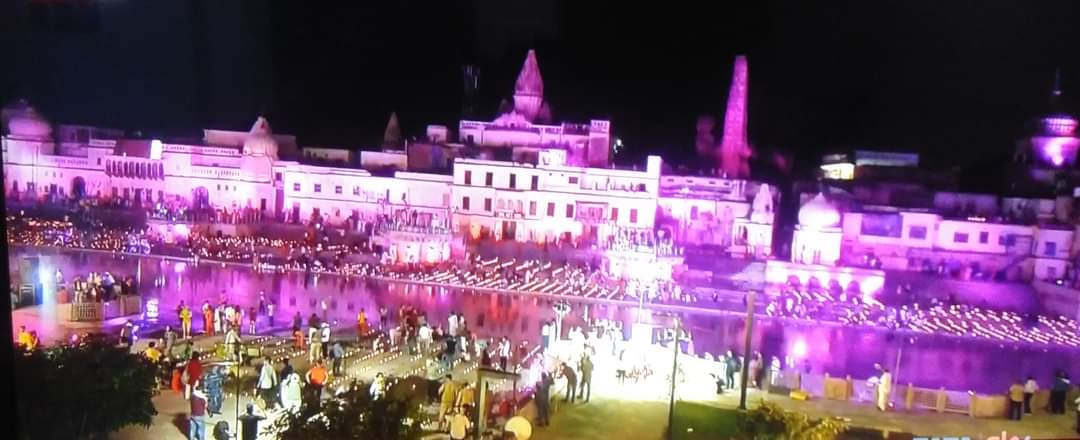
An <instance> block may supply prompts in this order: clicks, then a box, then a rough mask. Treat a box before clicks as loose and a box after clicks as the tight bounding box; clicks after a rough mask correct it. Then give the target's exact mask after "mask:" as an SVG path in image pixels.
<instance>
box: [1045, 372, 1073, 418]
mask: <svg viewBox="0 0 1080 440" xmlns="http://www.w3.org/2000/svg"><path fill="white" fill-rule="evenodd" d="M1070 386H1072V384H1071V383H1069V377H1068V376H1066V375H1065V372H1063V371H1060V370H1058V372H1057V374H1056V375H1055V376H1054V387H1053V388H1051V389H1050V413H1052V414H1065V394H1066V393H1068V392H1069V387H1070Z"/></svg>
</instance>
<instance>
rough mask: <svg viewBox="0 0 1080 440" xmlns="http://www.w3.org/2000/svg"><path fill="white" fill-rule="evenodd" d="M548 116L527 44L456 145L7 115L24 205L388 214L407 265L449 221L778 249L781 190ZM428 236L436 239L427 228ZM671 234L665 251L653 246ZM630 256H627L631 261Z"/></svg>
mask: <svg viewBox="0 0 1080 440" xmlns="http://www.w3.org/2000/svg"><path fill="white" fill-rule="evenodd" d="M550 118H551V112H550V108H549V107H548V105H547V103H546V102H545V101H544V98H543V82H542V79H541V76H540V70H539V65H538V64H537V60H536V55H535V53H534V52H532V51H530V52H529V54H528V56H527V58H526V61H525V64H524V66H523V68H522V70H521V73H520V74H519V76H518V81H517V83H516V85H515V89H514V104H513V106H512V107H508V108H505V109H504V110H503V111H502V112H501V114H500V115H499V116H498V117H496V118H495V119H494V120H493V121H492V122H478V121H461V123H460V125H459V128H460V132H459V133H458V136H457V140H458V141H460V142H453V140H454V139H453V138H454V137H455V136H453V134H452V133H450V131H449V130H447V129H446V127H442V126H437V125H432V126H429V127H428V128H427V133H426V135H427V136H426V139H425V140H423V141H420V142H416V143H415V145H410V144H408V143H407V141H405V140H404V139H403V137H402V136H401V133H400V128H399V127H398V124H397V118H396V115H393V116H392V117H391V120H390V123H388V126H387V131H386V132H387V134H386V136H385V138H386V140H385V141H384V144H385V145H384V148H387V149H386V150H384V151H362V152H361V153H360V154H359V155H358V156H359V166H357V164H356V158H357V155H356V154H354V153H352V152H350V151H348V150H343V149H334V148H324V147H304V148H301V147H300V146H299V145H298V144H297V140H296V138H295V137H293V136H290V135H282V134H279V133H275V132H274V131H273V130H272V128H271V125H270V122H269V121H267V120H266V119H265V118H262V117H259V118H257V119H256V121H255V123H254V124H253V125H252V127H251V128H250V129H249V130H246V131H233V130H214V129H206V130H203V133H202V137H201V139H199V140H197V141H192V140H183V141H178V140H168V139H164V140H154V139H130V138H127V137H125V136H124V133H123V132H121V131H118V130H106V129H98V128H93V127H81V126H65V125H60V126H58V128H57V129H56V130H54V128H53V126H52V124H50V123H49V121H47V120H46V119H45V118H44V117H43V116H42V115H40V114H39V113H38V112H37V111H35V110H34V109H33V108H32V107H30V106H29V105H28V104H27V103H25V102H21V101H20V102H16V103H14V104H11V105H8V106H7V107H5V108H4V112H3V125H4V127H5V128H6V129H7V131H6V135H5V136H4V137H3V138H2V144H3V153H4V190H5V191H7V193H8V194H9V195H10V198H11V199H12V200H16V201H18V200H24V201H25V200H43V199H47V200H53V201H61V200H82V199H95V200H98V201H102V202H107V203H113V204H119V205H122V206H126V207H131V208H141V209H154V210H160V209H168V210H177V209H181V210H187V211H200V210H203V211H205V210H216V211H218V212H225V213H229V214H233V215H234V218H235V215H237V213H242V217H243V218H244V219H245V220H260V219H277V220H278V221H287V222H309V221H315V222H316V223H321V224H323V225H329V226H345V227H349V228H358V227H361V226H362V225H363V224H364V223H368V224H369V226H370V224H371V223H375V222H376V220H378V223H381V224H383V225H385V226H383V228H384V229H386V230H384V231H378V232H380V233H381V235H382V236H384V238H385V237H396V238H393V239H392V240H391V242H390V243H385V245H386V246H387V247H388V248H392V249H395V251H394V252H395V253H396V254H397V255H399V256H400V257H398V258H399V259H401V260H403V261H428V260H430V258H428V256H430V255H439V257H438V258H436V259H445V258H446V257H448V255H447V254H448V252H447V251H446V250H445V249H446V246H445V245H446V243H448V242H449V241H450V238H449V237H448V235H449V234H450V233H451V232H452V233H453V234H454V235H455V236H456V237H458V238H461V237H472V238H491V239H495V240H515V241H528V242H535V243H551V242H557V241H561V242H569V243H574V244H577V245H579V246H581V247H584V248H588V249H596V250H601V251H604V252H617V251H616V249H623V248H630V247H633V249H632V250H631V251H632V252H631V254H632V255H637V254H634V253H633V252H637V253H642V252H644V253H651V254H652V255H653V257H656V255H659V254H671V255H673V254H675V253H677V251H676V250H675V249H674V248H675V247H681V246H694V245H705V246H720V247H722V249H723V250H724V251H726V252H729V253H730V254H731V255H735V256H755V257H767V256H770V255H772V253H773V252H772V235H773V224H774V221H775V206H777V204H778V197H779V192H778V191H776V189H775V188H773V187H770V186H769V185H766V184H763V183H758V182H752V181H748V180H737V179H722V178H712V177H697V176H677V175H670V174H665V173H664V172H663V160H662V159H661V158H660V157H658V156H650V157H649V158H648V160H647V163H646V164H644V165H645V166H644V167H643V168H641V167H640V166H639V167H634V168H630V169H626V168H616V167H613V166H611V165H610V163H609V161H610V151H611V148H612V139H613V137H612V136H611V131H610V130H611V126H610V124H609V122H608V121H603V120H593V121H590V122H588V123H585V124H577V123H562V124H550V122H549V121H550ZM402 143H406V144H405V145H402ZM416 146H419V147H420V148H414V147H416ZM492 152H495V153H496V154H493V153H492ZM493 156H502V157H503V160H494V157H493ZM425 233H426V234H429V235H431V236H433V237H434V238H432V239H431V240H426V239H417V237H420V236H423V234H425ZM417 234H420V235H417ZM432 234H433V235H432ZM661 243H663V244H665V245H666V246H668V247H667V248H664V249H660V248H658V245H660V244H661ZM631 254H626V255H631ZM624 260H626V261H623V262H620V263H619V264H620V265H623V266H625V267H629V265H631V264H636V263H631V262H630V261H631V260H634V261H636V260H635V259H633V258H627V259H624ZM646 260H647V261H648V262H647V263H646V264H653V263H655V259H646Z"/></svg>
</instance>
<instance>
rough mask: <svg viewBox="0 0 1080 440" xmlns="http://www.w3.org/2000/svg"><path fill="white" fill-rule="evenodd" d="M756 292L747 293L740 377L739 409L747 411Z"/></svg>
mask: <svg viewBox="0 0 1080 440" xmlns="http://www.w3.org/2000/svg"><path fill="white" fill-rule="evenodd" d="M755 296H756V292H754V291H753V290H751V291H749V292H746V326H745V329H746V335H745V340H744V345H743V359H742V374H740V375H739V376H740V377H739V382H741V386H740V391H739V409H741V410H746V385H747V382H748V380H749V379H750V375H749V374H748V373H749V371H748V370H749V368H750V348H751V347H750V346H751V343H752V342H753V334H754V298H755Z"/></svg>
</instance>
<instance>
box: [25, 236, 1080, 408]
mask: <svg viewBox="0 0 1080 440" xmlns="http://www.w3.org/2000/svg"><path fill="white" fill-rule="evenodd" d="M10 252H11V257H12V258H11V270H12V272H13V273H15V272H17V267H18V261H19V260H20V259H22V258H23V257H27V256H39V255H40V256H43V257H44V258H42V259H41V261H42V263H41V264H42V266H43V267H46V268H47V269H46V270H48V271H49V273H52V272H53V271H55V269H56V268H59V269H61V270H62V271H63V273H64V275H65V278H67V279H71V278H72V277H74V276H75V275H77V274H86V273H88V272H90V271H98V272H102V271H110V272H112V273H113V274H114V275H117V276H126V275H134V274H135V273H136V271H137V270H140V269H139V268H140V267H141V275H142V276H141V280H142V284H141V286H140V291H141V292H142V294H143V296H144V298H145V299H144V301H147V302H156V303H157V306H158V309H159V310H160V318H159V320H160V321H161V322H166V323H174V322H175V321H176V313H175V310H176V308H177V306H178V304H179V303H180V301H184V302H185V303H187V304H189V305H193V308H192V309H193V311H194V312H195V313H196V317H195V319H194V327H195V328H200V326H201V325H202V318H201V316H199V313H198V308H199V307H200V306H201V305H202V304H203V302H204V301H210V302H212V303H214V304H216V303H218V302H219V301H220V300H222V299H225V300H227V301H229V302H230V303H234V304H239V305H241V306H243V307H245V308H249V307H255V306H257V305H258V301H259V295H260V291H263V292H265V298H266V299H267V300H273V301H274V302H275V303H277V312H276V313H275V316H276V320H277V326H282V325H283V324H284V325H287V323H288V322H289V321H290V320H291V317H292V316H294V315H295V314H296V313H297V312H299V313H300V314H301V316H303V317H304V318H305V322H306V318H307V317H308V316H309V315H311V314H312V313H318V314H319V315H322V314H323V312H322V306H321V303H322V302H323V301H325V302H326V303H327V309H326V315H327V316H328V317H329V318H330V319H331V320H337V321H339V322H341V323H342V325H350V324H351V323H354V322H355V319H356V314H357V312H358V311H360V310H361V309H364V310H365V311H366V312H367V315H368V319H369V321H371V322H377V321H378V313H377V310H378V309H379V308H380V307H386V308H387V309H388V310H389V311H390V312H391V313H390V315H391V320H392V321H396V311H397V310H398V308H399V307H400V306H402V305H406V304H407V305H411V306H413V307H415V308H417V309H419V310H423V311H425V312H426V313H427V317H428V320H429V322H433V323H442V324H443V325H444V327H445V323H446V317H447V316H448V314H449V313H451V312H456V313H460V314H463V315H464V316H465V318H466V320H467V322H468V323H469V327H470V328H471V329H472V330H473V331H474V332H475V333H477V334H478V335H480V336H502V335H508V336H510V337H511V338H512V339H513V340H514V341H520V340H522V339H528V340H529V341H531V342H532V343H537V342H538V341H539V339H540V327H541V325H542V323H543V322H545V321H548V320H552V319H555V312H554V311H553V308H552V305H553V301H552V300H550V299H546V298H540V297H535V296H525V295H520V296H511V295H505V294H490V293H477V292H471V291H461V290H457V289H449V288H438V287H429V286H420V285H412V284H405V283H396V282H380V281H373V280H360V279H355V278H354V279H346V278H343V277H338V276H331V275H322V276H312V275H305V274H302V273H285V274H281V273H273V274H268V273H257V272H254V271H252V270H251V269H250V268H249V267H246V266H240V265H225V266H223V265H222V264H220V263H206V262H202V263H201V264H200V265H199V266H194V265H193V264H191V263H190V262H188V263H184V262H178V261H173V260H163V259H161V258H154V257H131V256H115V255H109V254H102V253H89V252H80V251H70V250H64V251H60V250H53V249H44V250H43V249H31V248H12V249H11V251H10ZM140 260H141V264H140V263H139V261H140ZM16 277H17V275H16ZM159 277H163V279H164V281H165V283H164V286H161V287H156V286H155V285H154V284H155V283H154V280H155V278H159ZM570 304H571V306H572V310H571V312H570V314H569V315H568V316H566V317H565V318H564V321H563V322H564V325H563V328H564V330H563V331H564V335H565V332H566V331H567V329H569V328H570V327H571V326H577V325H581V323H582V322H583V319H584V318H585V314H588V317H589V318H603V319H610V320H615V321H619V322H622V323H623V329H624V332H625V333H626V335H625V336H627V337H629V336H630V335H629V333H630V329H631V328H632V325H633V323H634V322H635V321H636V320H637V311H636V308H635V307H633V306H628V305H624V304H620V305H616V304H608V305H603V304H599V305H598V304H586V303H579V302H574V301H570ZM682 318H683V321H684V323H685V325H686V326H687V327H689V328H690V331H691V333H692V335H693V341H694V342H693V350H694V351H695V352H696V353H699V354H701V353H705V352H709V353H712V354H714V355H715V354H717V353H722V352H724V351H727V350H733V351H735V352H738V351H740V350H741V347H742V346H743V340H744V339H743V338H744V334H745V333H744V328H745V325H744V319H743V318H742V317H740V316H733V315H727V316H718V315H716V314H715V313H710V312H701V313H685V314H683V315H682ZM642 320H643V321H645V322H653V323H655V324H658V325H670V322H671V319H670V317H669V316H665V315H662V314H660V313H656V314H653V313H644V314H643V315H642ZM259 325H260V326H265V325H266V323H265V322H263V321H260V323H259ZM752 341H753V342H752V343H753V347H754V350H755V351H760V352H762V353H763V354H764V355H765V356H766V358H768V357H771V356H778V357H780V358H781V359H783V358H784V357H785V356H789V355H790V356H793V357H794V358H796V359H798V361H797V362H798V365H799V366H800V367H805V368H809V369H810V370H811V372H813V373H818V374H820V373H828V374H831V375H833V376H844V375H851V376H852V377H854V378H866V377H869V376H872V375H873V374H874V364H875V363H878V364H881V365H884V366H886V367H888V368H890V369H894V376H895V378H896V379H895V380H896V381H897V383H899V384H906V383H908V382H911V383H914V384H915V385H916V386H922V387H932V388H937V387H945V388H947V389H951V390H960V391H964V390H973V391H976V392H979V393H994V394H997V393H1002V392H1004V391H1005V390H1006V389H1007V388H1008V386H1009V385H1010V384H1011V383H1012V381H1015V380H1018V379H1020V378H1025V377H1027V376H1028V375H1031V376H1034V377H1035V378H1036V380H1037V381H1039V382H1040V383H1041V384H1042V386H1043V387H1044V388H1045V387H1047V386H1048V385H1049V382H1050V380H1051V378H1052V375H1053V373H1054V371H1055V370H1057V369H1061V370H1064V371H1067V372H1070V373H1075V372H1077V371H1073V370H1070V368H1074V367H1073V366H1075V365H1078V363H1077V361H1078V360H1080V351H1077V350H1066V349H1056V348H1055V349H1044V348H1040V347H1032V346H1016V345H1009V344H999V343H994V342H987V341H980V340H973V339H967V338H956V337H948V336H926V335H923V336H918V337H914V338H913V337H910V336H909V335H901V334H897V333H892V332H888V331H885V330H878V329H869V328H855V327H840V326H834V325H826V324H811V323H794V322H791V321H779V320H770V319H759V320H758V321H757V322H756V323H755V325H754V328H753V332H752ZM898 358H899V363H897V362H898ZM897 365H899V368H898V369H897Z"/></svg>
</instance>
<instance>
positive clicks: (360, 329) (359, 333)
mask: <svg viewBox="0 0 1080 440" xmlns="http://www.w3.org/2000/svg"><path fill="white" fill-rule="evenodd" d="M368 330H369V329H368V322H367V313H365V312H364V309H360V313H357V314H356V341H357V342H360V338H363V337H364V335H366V334H367V333H368Z"/></svg>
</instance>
